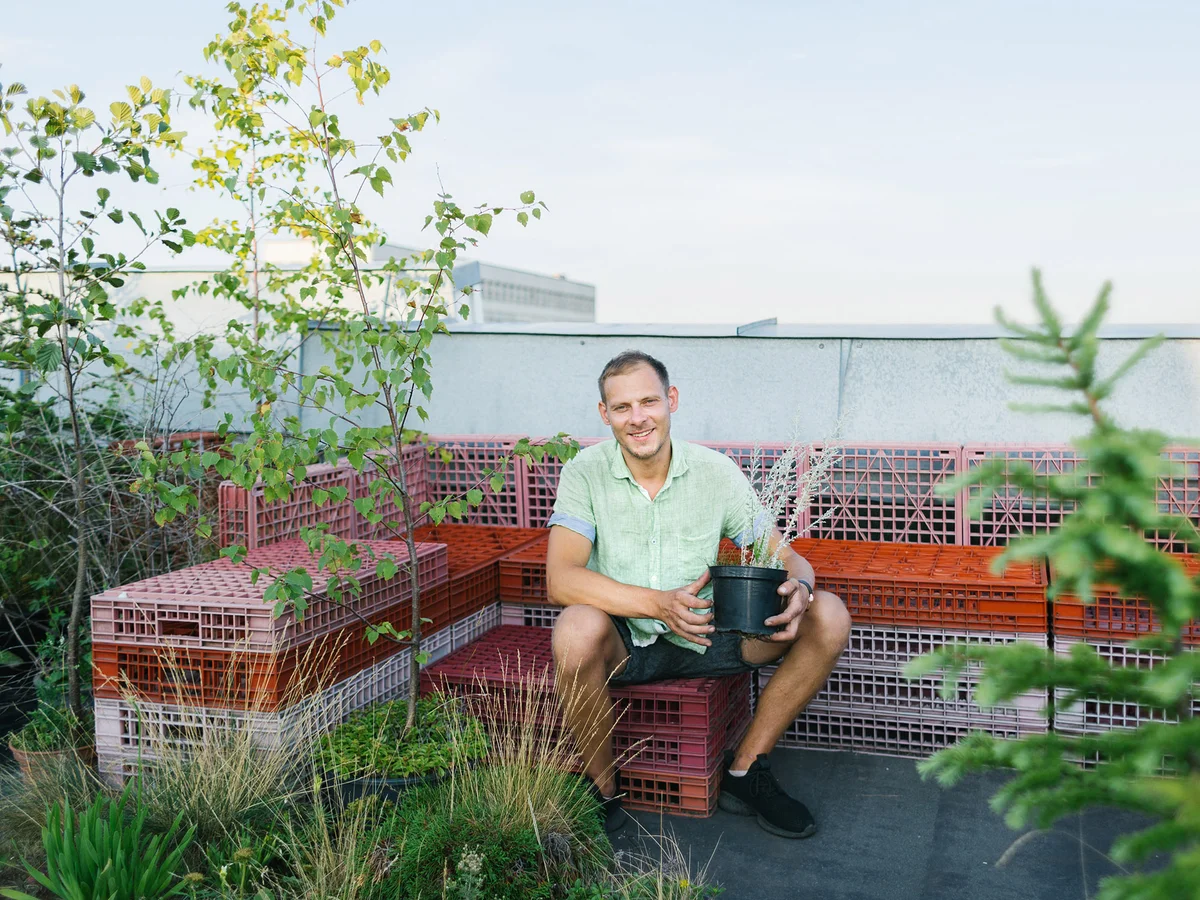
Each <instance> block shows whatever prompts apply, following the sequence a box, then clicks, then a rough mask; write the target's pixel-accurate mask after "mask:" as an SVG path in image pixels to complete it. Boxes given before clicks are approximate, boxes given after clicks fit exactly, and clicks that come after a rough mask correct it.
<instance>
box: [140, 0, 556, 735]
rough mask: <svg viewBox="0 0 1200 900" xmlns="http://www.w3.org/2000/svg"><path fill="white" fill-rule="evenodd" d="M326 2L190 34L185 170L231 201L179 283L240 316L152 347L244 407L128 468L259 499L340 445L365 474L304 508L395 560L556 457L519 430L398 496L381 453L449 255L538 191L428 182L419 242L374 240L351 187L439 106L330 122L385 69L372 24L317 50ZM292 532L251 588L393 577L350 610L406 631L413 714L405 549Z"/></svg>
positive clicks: (310, 0)
mask: <svg viewBox="0 0 1200 900" xmlns="http://www.w3.org/2000/svg"><path fill="white" fill-rule="evenodd" d="M343 6H344V0H321V2H315V0H287V2H286V3H283V4H280V5H275V6H273V5H271V4H268V3H259V4H253V5H249V6H248V5H245V4H242V3H238V2H231V3H229V4H228V5H227V7H226V8H227V10H228V12H229V21H228V27H227V28H226V29H225V30H223V31H222V33H220V34H218V35H217V36H216V37H214V39H213V40H212V41H210V42H209V43H208V44H207V45H206V46H205V48H204V55H205V59H206V60H207V61H208V62H210V63H212V64H215V66H217V67H219V68H220V69H221V70H222V71H220V72H218V73H217V74H215V75H211V76H210V75H196V76H190V77H188V79H187V83H188V86H189V88H190V89H191V90H192V95H191V97H190V100H189V102H190V103H191V105H192V107H193V108H194V109H195V110H197V111H198V112H201V113H203V114H205V115H206V116H207V117H208V119H209V121H210V122H211V123H212V125H213V127H214V129H215V132H216V136H215V142H214V143H213V145H212V146H211V147H203V148H199V149H198V151H197V153H196V155H195V157H194V162H193V165H194V169H195V172H196V183H197V186H198V187H201V188H203V189H206V190H212V191H214V192H215V193H216V194H217V196H218V197H220V198H222V199H223V200H225V201H227V202H228V203H229V204H230V205H231V206H232V207H233V210H234V212H232V214H231V215H230V216H228V217H223V218H221V219H219V220H217V221H215V222H214V223H212V224H211V225H210V226H209V227H207V228H204V229H202V230H200V231H199V232H197V234H196V235H195V239H196V242H197V243H201V244H205V245H207V246H210V247H214V248H216V249H219V250H222V251H224V252H226V253H228V254H229V257H230V260H231V262H230V265H229V266H228V267H227V269H226V270H224V271H222V272H220V273H217V274H216V275H214V276H213V277H212V278H210V279H206V280H204V281H201V282H198V283H197V284H195V285H193V286H192V287H190V288H188V289H186V290H183V291H181V292H179V295H178V296H179V297H183V296H187V295H189V294H192V293H194V294H195V295H197V296H219V297H222V298H224V299H228V300H232V301H233V302H236V303H238V304H240V305H242V306H244V307H245V309H246V310H247V311H248V312H250V313H251V315H250V321H249V322H248V323H247V322H240V321H235V322H233V323H231V324H230V326H229V328H228V330H227V332H226V333H225V335H224V336H223V337H224V343H225V344H226V345H227V346H228V352H225V351H224V350H222V351H221V352H219V353H218V352H217V343H216V342H215V341H214V340H212V339H211V338H208V339H204V340H190V341H172V342H169V347H168V348H167V349H166V350H165V354H166V358H167V359H169V360H170V362H171V364H172V365H175V364H183V362H185V361H186V362H187V363H188V364H189V365H191V366H194V368H195V371H196V372H198V373H199V378H200V380H201V383H202V384H203V386H204V387H205V389H206V391H207V392H208V399H209V402H210V403H215V400H214V396H215V393H216V391H217V390H218V389H220V388H224V387H225V386H233V387H235V388H237V389H238V390H244V391H246V392H248V394H249V396H250V397H251V399H252V400H253V404H252V409H251V411H250V413H249V414H248V416H247V417H246V419H245V420H244V421H241V422H235V421H234V418H233V414H232V413H227V414H226V415H225V416H224V419H223V421H222V423H221V425H220V427H219V429H218V431H219V432H220V433H221V434H222V435H225V434H228V433H229V432H230V431H232V430H241V431H243V432H245V433H246V435H247V436H246V439H245V440H244V441H239V442H235V443H232V444H230V445H228V447H227V451H228V452H227V453H226V454H225V455H221V454H218V453H215V452H203V453H190V454H183V455H182V457H181V458H179V459H171V460H166V461H164V460H162V459H155V458H153V457H147V456H145V454H143V457H144V458H143V467H142V471H141V473H140V474H141V477H140V478H139V479H138V480H137V482H136V483H135V484H136V487H137V489H138V490H139V491H150V492H153V493H154V494H155V495H156V496H160V497H162V498H163V500H164V503H163V504H162V506H161V508H160V509H159V511H158V516H159V519H160V521H161V522H164V523H165V522H170V521H173V520H174V519H175V518H176V517H177V516H179V515H181V514H182V513H183V512H185V511H187V510H189V509H190V508H191V506H192V504H193V503H194V502H195V498H194V496H192V495H189V494H187V493H186V492H179V493H176V492H171V491H166V490H165V488H164V480H165V479H167V478H168V475H169V473H170V472H171V471H173V470H174V469H182V470H183V471H184V472H185V473H187V474H189V475H196V474H198V473H202V472H210V471H216V472H217V473H218V474H219V475H220V476H221V477H222V478H226V479H229V480H231V481H233V482H235V483H236V484H238V485H240V486H241V487H244V488H247V489H253V488H254V487H255V486H256V485H261V486H262V489H263V492H264V500H265V501H266V502H271V501H273V500H277V499H284V498H288V497H290V496H291V493H292V490H293V489H294V487H295V486H296V485H297V484H299V483H301V482H302V481H303V480H304V478H305V475H306V473H307V472H308V468H309V467H310V466H312V465H314V464H317V463H321V462H324V463H336V462H339V461H341V460H342V459H345V460H347V461H348V463H349V465H351V466H352V467H353V468H354V469H355V470H356V472H358V473H360V474H361V473H366V474H367V475H369V476H371V477H370V485H369V496H363V497H354V498H352V497H350V496H349V491H348V489H347V488H346V487H345V486H340V485H339V486H334V487H331V488H329V489H325V488H317V489H315V490H314V491H313V494H312V499H313V502H314V503H315V504H316V506H318V507H320V508H328V507H330V506H332V505H346V504H349V505H351V506H352V508H353V512H354V515H355V516H357V517H358V519H359V521H360V522H363V523H365V524H367V525H369V526H370V527H371V528H372V529H377V528H382V529H384V530H385V531H387V532H388V533H390V534H391V535H392V536H393V537H395V538H397V539H398V540H402V541H403V542H404V544H405V546H406V549H407V551H408V553H407V559H408V560H410V561H411V560H414V559H415V557H416V553H415V545H414V538H413V532H414V527H415V525H416V524H417V523H418V522H419V521H421V520H422V519H424V518H425V517H428V518H429V519H430V520H431V521H433V522H435V523H437V522H440V521H442V520H443V519H444V518H445V517H447V516H450V517H460V516H462V515H464V514H465V513H467V512H468V511H469V510H470V508H471V507H472V506H473V505H474V506H477V505H478V504H479V503H481V502H482V500H483V496H484V493H483V491H484V489H485V488H487V487H489V486H490V487H491V488H492V489H493V490H497V491H498V490H500V489H502V488H503V486H504V480H505V479H504V470H505V467H506V466H507V464H508V461H509V460H511V459H512V458H513V457H515V456H516V455H525V456H526V457H528V458H530V459H534V460H541V459H542V458H544V457H545V456H546V455H547V454H549V455H551V456H553V457H555V458H559V459H563V458H567V457H569V455H570V454H571V453H572V452H573V451H574V449H575V448H576V447H577V445H575V444H574V443H573V442H570V443H568V442H566V441H563V440H560V439H555V440H553V441H551V442H549V443H548V444H547V445H545V446H538V447H534V446H530V442H528V441H525V442H524V445H523V446H521V445H519V446H518V448H517V449H516V450H514V453H513V454H511V455H509V457H508V458H507V459H506V460H503V461H501V463H500V464H498V465H497V467H496V470H495V471H491V472H485V473H483V477H482V478H481V481H480V483H479V484H477V485H472V486H468V487H467V489H466V490H465V491H463V492H462V493H461V494H456V495H454V496H450V497H442V498H436V499H434V500H426V501H423V502H420V503H419V502H418V500H417V498H416V497H414V494H413V491H412V490H411V488H412V486H411V485H410V484H409V483H408V480H409V479H408V475H407V473H406V472H405V470H404V467H403V466H402V465H400V454H401V449H402V447H403V445H404V444H406V443H408V442H410V440H411V439H412V438H413V436H414V433H415V431H416V429H415V428H414V427H413V425H414V422H415V420H417V419H419V420H422V421H423V420H424V419H425V418H426V417H427V415H428V413H427V411H426V410H425V408H424V406H423V404H424V403H425V402H426V401H427V400H428V398H429V397H430V396H431V395H432V391H433V381H432V376H431V372H432V358H431V356H430V353H429V348H430V346H431V342H432V340H433V339H434V337H435V336H437V335H441V334H446V333H448V330H447V328H446V326H445V321H446V319H447V318H448V317H451V316H461V317H463V318H465V317H466V316H468V315H469V312H470V310H469V304H468V303H467V302H465V301H466V300H467V299H468V298H469V295H470V289H469V288H464V289H462V290H458V289H456V288H455V286H454V280H453V272H454V266H455V262H456V260H457V258H458V254H459V253H460V252H461V251H463V250H466V249H468V248H470V247H473V246H475V245H476V244H477V242H478V241H479V240H480V239H481V238H484V237H486V236H487V235H488V234H489V233H490V232H491V229H492V228H493V226H494V225H495V223H496V222H498V221H499V220H500V218H501V217H505V216H507V217H511V218H513V219H515V220H516V221H517V223H518V224H520V225H521V226H526V225H528V224H529V220H530V219H531V218H533V219H540V218H541V215H542V212H543V211H544V210H545V208H546V207H545V204H544V203H541V202H539V201H538V200H537V199H536V197H535V195H534V193H533V192H532V191H524V192H521V193H520V195H519V197H518V198H517V202H515V203H514V204H512V205H510V206H505V205H497V204H491V203H484V204H479V205H478V206H474V207H466V208H464V207H462V206H460V205H459V204H458V203H457V202H456V201H455V200H454V198H453V197H452V196H451V195H450V194H448V193H442V194H440V195H439V196H438V197H437V199H436V200H435V201H434V203H433V205H432V209H431V210H430V211H429V212H428V213H427V214H425V215H424V226H423V227H424V228H426V229H429V230H430V231H431V232H433V233H434V237H433V246H431V247H429V248H427V249H424V250H421V251H417V252H414V253H412V254H401V255H396V254H392V253H390V252H389V251H388V249H387V244H386V235H385V234H384V233H383V231H382V230H381V229H380V228H379V227H378V226H376V225H375V224H374V223H372V222H371V221H370V218H369V216H368V215H367V213H366V211H365V210H364V208H363V205H361V204H360V199H361V200H362V201H364V202H365V199H366V197H368V196H370V194H376V195H378V196H380V197H387V196H389V193H388V192H389V191H390V190H391V188H392V186H393V184H394V173H395V172H397V171H398V168H397V167H398V166H399V165H400V164H401V163H403V162H404V161H405V160H406V159H407V158H408V157H409V156H410V155H411V153H412V152H414V147H413V144H414V142H415V136H416V135H417V134H418V133H420V132H421V131H423V130H424V129H425V128H426V127H427V126H431V125H432V124H433V123H435V122H437V121H438V119H439V114H438V112H437V111H436V110H433V109H428V108H425V109H420V110H418V111H416V112H412V113H408V114H402V115H390V116H387V117H386V118H384V119H382V120H381V121H380V122H379V123H378V127H377V128H376V131H375V134H374V135H373V136H372V137H371V138H369V139H366V140H359V139H356V138H354V137H352V136H351V135H350V133H349V131H348V130H347V129H346V128H345V125H346V124H347V122H348V121H351V120H353V119H358V118H359V117H360V116H359V113H358V112H357V111H356V112H355V113H354V114H353V116H352V117H351V118H350V119H347V120H343V118H342V114H341V111H340V107H341V103H340V102H339V98H345V101H344V102H349V101H350V99H351V98H353V101H355V102H356V103H357V104H358V105H365V104H366V103H367V102H368V101H370V100H373V99H374V97H376V96H377V95H380V94H381V93H382V92H383V91H384V90H385V89H386V88H387V86H388V85H389V83H390V82H391V80H392V76H391V73H390V71H389V70H388V68H387V67H386V66H385V65H384V64H383V62H382V60H383V52H384V50H383V46H382V44H381V43H380V42H379V41H378V40H370V41H363V42H354V43H352V44H350V45H348V46H347V45H345V44H343V45H340V49H336V50H333V49H332V48H334V47H338V46H339V45H336V44H332V43H331V42H332V41H333V40H334V38H333V37H332V36H331V26H332V24H333V20H334V17H335V15H336V14H337V13H338V11H339V10H340V9H341V8H342V7H343ZM268 233H269V234H273V235H281V236H286V237H291V238H293V239H295V240H296V242H297V244H298V245H299V246H303V247H306V248H308V251H309V252H307V253H306V254H305V255H306V259H305V260H304V262H303V263H302V264H300V265H299V266H297V267H294V268H290V267H289V268H283V267H278V266H271V265H269V264H264V263H263V262H262V260H261V256H260V253H259V238H260V236H262V235H264V234H268ZM380 294H382V295H383V298H382V300H381V299H380ZM300 346H305V347H306V348H307V349H306V350H305V354H306V355H307V356H308V358H310V359H311V358H312V357H313V355H315V354H317V353H318V352H319V354H320V358H321V363H320V364H319V365H315V366H312V367H311V368H307V369H306V368H304V367H303V366H301V364H300V362H301V361H300V359H299V349H298V348H299V347H300ZM314 422H316V423H318V424H316V425H314V424H313V423H314ZM301 536H302V537H303V538H304V539H305V540H307V541H308V542H309V545H310V547H311V548H312V549H313V550H314V555H315V561H316V565H315V566H310V567H307V568H306V569H296V570H293V571H289V572H282V571H272V570H260V571H259V572H258V573H257V575H261V576H262V577H265V578H268V579H269V580H270V583H269V585H268V587H267V590H266V595H267V599H268V600H269V601H270V602H272V603H273V604H274V609H275V611H276V615H285V614H287V615H295V616H297V617H302V616H303V615H304V614H305V612H306V610H307V609H308V607H309V605H310V603H311V602H312V600H313V599H314V597H315V596H318V595H321V596H324V597H326V598H329V599H330V600H332V602H335V603H342V604H344V605H346V606H347V607H348V608H350V609H351V610H353V608H354V603H353V601H354V599H355V598H356V597H357V596H358V594H359V592H360V590H361V584H360V581H359V576H360V573H362V572H373V573H374V574H376V575H378V576H379V577H381V578H384V579H391V578H394V577H400V578H404V579H405V581H406V584H407V585H408V586H409V590H410V595H411V601H412V605H411V616H406V619H407V621H398V622H386V623H368V622H366V621H364V622H363V624H364V625H366V626H367V631H368V637H369V639H370V640H372V641H375V640H378V639H381V638H382V639H387V640H394V641H399V642H405V643H410V644H411V645H412V647H413V653H412V656H411V663H410V665H411V669H410V673H409V674H410V677H409V697H408V699H409V705H408V707H407V715H408V720H407V721H406V723H405V726H406V727H413V726H414V724H415V722H414V717H415V715H416V710H417V700H418V685H419V677H418V675H419V671H418V667H419V665H420V663H421V662H422V661H423V656H422V653H421V651H420V644H421V638H422V634H421V629H422V618H421V614H420V606H421V585H420V583H419V579H418V577H417V567H416V565H415V564H408V563H402V562H401V561H398V560H397V559H396V557H395V556H394V555H393V554H391V553H387V552H379V553H376V552H374V551H371V550H369V549H365V548H363V547H362V545H360V544H358V543H356V542H353V541H348V540H346V539H345V538H344V537H343V536H340V535H335V534H331V533H330V529H329V527H328V526H325V525H321V526H317V527H314V528H311V529H304V530H303V531H302V532H301ZM397 549H399V547H398V546H397ZM222 552H223V554H224V555H226V556H227V557H229V558H231V559H233V560H235V561H242V560H244V558H245V552H246V550H245V547H243V546H241V545H233V546H229V547H226V548H224V549H223V550H222ZM314 569H315V571H314Z"/></svg>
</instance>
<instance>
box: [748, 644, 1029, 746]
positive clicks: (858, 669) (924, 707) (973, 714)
mask: <svg viewBox="0 0 1200 900" xmlns="http://www.w3.org/2000/svg"><path fill="white" fill-rule="evenodd" d="M1018 640H1020V641H1022V642H1023V643H1032V644H1035V645H1037V646H1039V647H1046V646H1047V641H1046V635H1045V634H1033V635H1022V634H1010V633H1007V632H978V631H975V632H966V631H964V632H955V631H941V630H918V629H897V628H887V627H884V626H877V625H856V626H854V627H853V628H852V629H851V632H850V642H849V644H848V645H847V647H846V651H845V652H844V653H843V654H842V658H841V659H840V660H839V661H838V664H837V666H836V667H835V668H834V670H833V671H832V672H831V673H830V675H829V679H828V680H827V681H826V683H825V686H824V687H823V688H822V689H821V691H820V692H819V693H818V694H817V695H816V697H814V698H813V700H812V702H811V703H810V704H809V706H808V710H809V711H813V710H835V711H837V710H845V709H852V710H853V711H855V712H856V713H861V714H864V715H868V714H869V715H876V716H884V717H886V716H889V715H893V714H900V715H918V716H930V715H942V716H946V717H948V718H949V719H953V720H955V721H960V720H961V721H965V722H968V723H971V724H973V725H974V727H976V728H978V729H981V730H983V731H989V732H994V731H996V730H1000V731H1004V732H1007V731H1010V730H1012V729H1017V730H1018V731H1020V732H1021V733H1022V734H1035V733H1042V732H1045V731H1046V728H1047V721H1048V720H1047V718H1046V716H1045V714H1044V711H1045V708H1046V695H1045V691H1041V692H1031V693H1029V694H1026V695H1023V696H1021V697H1018V698H1016V699H1015V700H1014V701H1013V702H1011V703H1008V704H1005V705H1002V706H993V707H990V708H987V709H983V708H980V707H979V706H978V705H977V704H976V703H975V702H974V692H975V688H976V687H977V686H978V684H979V667H978V666H970V667H968V668H967V669H966V670H965V671H964V672H963V673H962V676H961V677H960V678H959V680H958V686H957V688H956V690H955V692H954V694H953V695H952V696H951V697H950V698H948V699H946V698H943V697H942V694H941V686H942V681H943V679H942V676H941V675H940V674H935V675H931V676H927V677H924V678H920V679H917V680H915V681H909V680H908V679H907V678H905V677H904V676H903V675H902V674H901V673H902V670H903V668H904V666H905V664H906V663H908V661H909V660H911V659H914V658H915V657H917V656H920V655H922V654H924V653H929V652H931V651H933V650H936V649H938V648H939V647H942V646H944V645H946V644H948V643H951V642H965V643H971V644H976V645H979V644H983V645H988V646H996V645H1001V644H1013V643H1016V642H1017V641H1018ZM774 671H775V669H774V667H773V666H772V667H768V668H764V669H761V670H760V671H759V675H758V681H759V689H760V690H761V689H762V688H765V687H766V685H767V684H768V682H769V681H770V678H771V675H772V674H773V673H774Z"/></svg>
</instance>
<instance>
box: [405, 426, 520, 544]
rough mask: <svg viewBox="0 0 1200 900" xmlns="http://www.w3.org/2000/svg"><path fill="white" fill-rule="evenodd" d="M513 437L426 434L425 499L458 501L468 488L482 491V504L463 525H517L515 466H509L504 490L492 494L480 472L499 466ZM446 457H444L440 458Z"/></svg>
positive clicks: (468, 515) (517, 487)
mask: <svg viewBox="0 0 1200 900" xmlns="http://www.w3.org/2000/svg"><path fill="white" fill-rule="evenodd" d="M518 440H519V437H518V436H517V435H486V434H459V435H453V434H449V435H448V434H443V435H430V441H431V443H432V447H431V449H430V451H429V455H428V458H427V468H426V473H427V479H428V485H429V493H430V496H429V499H430V500H431V501H432V500H438V499H441V498H442V497H452V498H461V497H463V496H465V495H466V493H467V491H469V490H471V489H472V488H478V489H479V490H481V491H483V503H482V504H481V505H480V506H478V507H476V508H474V509H472V510H471V511H470V512H469V513H468V514H467V515H466V517H465V518H464V519H462V521H463V522H465V523H467V524H471V525H510V526H519V525H521V511H522V504H521V495H522V490H523V485H522V482H521V479H520V477H519V476H520V472H519V467H518V466H517V465H516V464H514V463H511V462H510V463H509V466H508V470H507V471H506V472H505V475H504V488H503V489H502V490H501V491H500V492H499V493H494V492H493V491H492V488H491V485H490V484H489V483H488V482H489V479H487V478H485V477H484V475H483V471H484V469H496V468H498V467H499V464H500V459H501V457H503V456H505V455H507V454H510V453H512V450H513V448H514V447H515V446H516V443H517V441H518ZM443 457H447V458H443Z"/></svg>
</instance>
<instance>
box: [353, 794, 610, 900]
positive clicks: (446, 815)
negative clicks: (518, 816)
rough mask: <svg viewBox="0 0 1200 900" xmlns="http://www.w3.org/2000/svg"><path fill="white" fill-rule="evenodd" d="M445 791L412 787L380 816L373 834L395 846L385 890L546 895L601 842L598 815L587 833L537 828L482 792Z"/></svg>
mask: <svg viewBox="0 0 1200 900" xmlns="http://www.w3.org/2000/svg"><path fill="white" fill-rule="evenodd" d="M576 781H577V779H576ZM580 790H582V787H581V788H580ZM451 793H452V792H451V785H449V784H441V785H437V786H431V787H423V788H419V789H416V790H414V791H412V792H410V793H409V794H408V795H407V796H406V797H405V798H404V801H403V803H401V805H400V807H399V809H398V810H397V811H396V813H395V814H394V815H393V816H391V817H389V818H388V819H385V820H384V822H383V823H382V824H381V826H380V828H379V830H378V832H377V835H376V840H377V842H379V843H380V844H386V845H389V846H391V847H393V848H394V851H395V860H394V863H393V865H392V867H391V871H390V872H389V877H388V880H387V882H386V884H385V885H384V887H385V893H387V894H388V895H389V896H401V897H408V898H414V900H417V898H432V897H441V896H443V892H445V895H446V896H449V897H462V896H486V897H489V898H493V897H494V898H498V900H503V898H511V900H524V898H536V897H544V898H551V897H553V896H556V886H559V885H566V884H570V883H571V882H572V881H573V880H575V878H577V877H578V876H579V866H580V861H581V860H590V858H591V852H590V849H589V847H588V845H589V844H593V845H594V844H597V843H598V844H599V845H602V846H607V842H606V841H605V840H604V835H603V831H602V830H601V828H600V824H599V818H598V817H595V816H593V817H592V819H591V820H590V821H591V823H592V825H591V830H590V833H587V834H571V835H564V834H561V833H559V832H550V833H540V832H539V831H538V829H537V828H536V827H535V825H534V824H533V820H532V818H529V819H527V820H526V822H527V823H526V824H523V825H519V826H513V825H512V824H505V823H503V822H502V821H501V818H500V817H498V816H497V814H496V813H497V811H496V810H495V809H493V808H492V804H490V803H489V802H488V798H487V797H486V796H482V797H481V796H472V797H468V798H459V797H452V796H451ZM392 891H395V892H398V893H396V894H391V893H390V892H392ZM559 893H560V892H559Z"/></svg>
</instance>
